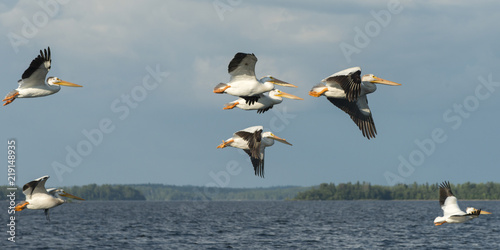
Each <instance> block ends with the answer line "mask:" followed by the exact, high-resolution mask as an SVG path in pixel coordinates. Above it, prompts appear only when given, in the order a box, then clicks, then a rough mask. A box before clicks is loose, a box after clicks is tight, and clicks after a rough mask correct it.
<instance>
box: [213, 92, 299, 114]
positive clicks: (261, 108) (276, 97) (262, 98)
mask: <svg viewBox="0 0 500 250" xmlns="http://www.w3.org/2000/svg"><path fill="white" fill-rule="evenodd" d="M283 97H285V98H289V99H295V100H304V99H302V98H300V97H298V96H294V95H292V94H288V93H285V92H283V91H281V90H279V89H273V90H271V91H269V94H267V95H266V94H265V93H263V94H259V99H258V100H257V101H256V102H255V103H254V104H248V103H246V101H245V99H243V98H239V99H238V100H236V101H233V102H230V103H226V104H225V107H224V108H223V109H233V108H234V107H238V108H240V109H244V110H257V113H264V112H266V111H268V110H269V109H272V108H273V106H274V105H276V104H280V103H281V102H282V101H283Z"/></svg>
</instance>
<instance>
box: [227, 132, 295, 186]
mask: <svg viewBox="0 0 500 250" xmlns="http://www.w3.org/2000/svg"><path fill="white" fill-rule="evenodd" d="M262 130H263V127H262V126H253V127H249V128H246V129H243V130H240V131H238V132H236V133H234V134H233V137H231V138H229V139H227V140H225V141H222V144H220V145H219V146H217V148H225V147H227V146H230V147H235V148H240V149H243V151H245V152H246V153H247V154H248V155H249V156H250V159H251V161H252V165H253V169H254V171H255V175H257V176H260V177H264V150H265V148H266V147H270V146H272V145H273V144H274V141H275V140H276V141H279V142H282V143H285V144H288V145H290V146H292V144H290V143H289V142H287V141H286V140H285V139H283V138H279V137H277V136H276V135H274V134H273V133H271V132H262Z"/></svg>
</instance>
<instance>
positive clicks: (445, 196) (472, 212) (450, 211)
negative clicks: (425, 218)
mask: <svg viewBox="0 0 500 250" xmlns="http://www.w3.org/2000/svg"><path fill="white" fill-rule="evenodd" d="M439 204H440V205H441V209H443V212H444V216H443V217H436V219H434V225H436V226H440V225H443V224H444V223H462V222H465V221H468V220H471V219H474V218H477V217H478V216H479V215H480V214H491V213H490V212H486V211H482V210H481V209H475V208H473V207H468V208H467V210H466V212H464V211H462V210H460V208H459V207H458V204H457V198H456V197H455V196H454V195H453V193H452V192H451V187H450V182H446V181H445V182H443V183H441V185H439Z"/></svg>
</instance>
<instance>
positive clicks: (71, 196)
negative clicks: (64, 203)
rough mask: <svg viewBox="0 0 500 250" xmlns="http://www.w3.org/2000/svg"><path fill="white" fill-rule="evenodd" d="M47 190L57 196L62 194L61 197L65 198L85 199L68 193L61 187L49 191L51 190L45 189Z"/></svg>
mask: <svg viewBox="0 0 500 250" xmlns="http://www.w3.org/2000/svg"><path fill="white" fill-rule="evenodd" d="M47 191H48V192H49V193H53V194H56V195H59V196H62V197H66V198H71V199H76V200H81V201H84V200H85V199H82V198H80V197H78V196H74V195H72V194H70V193H66V192H65V191H64V189H62V188H58V189H55V190H53V191H52V192H51V191H49V190H47Z"/></svg>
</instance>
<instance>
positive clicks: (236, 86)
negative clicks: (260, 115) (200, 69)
mask: <svg viewBox="0 0 500 250" xmlns="http://www.w3.org/2000/svg"><path fill="white" fill-rule="evenodd" d="M255 63H257V57H256V56H255V55H254V54H247V53H241V52H238V53H236V55H235V56H234V58H233V59H232V60H231V62H229V65H228V68H227V71H228V72H229V75H231V78H230V81H229V82H228V83H219V84H217V86H215V88H214V93H216V94H223V93H226V94H230V95H234V96H239V97H241V98H243V99H245V100H246V102H247V103H248V104H250V105H252V104H253V103H254V102H256V101H257V100H258V99H259V97H260V95H259V94H262V93H264V92H268V91H271V90H273V89H274V85H275V84H276V85H280V86H286V87H294V88H296V87H297V86H295V85H293V84H290V83H287V82H284V81H281V80H278V79H276V78H274V77H272V76H265V77H262V78H261V79H260V80H257V78H256V77H255Z"/></svg>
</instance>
